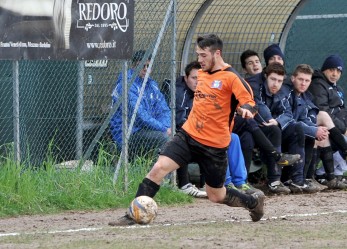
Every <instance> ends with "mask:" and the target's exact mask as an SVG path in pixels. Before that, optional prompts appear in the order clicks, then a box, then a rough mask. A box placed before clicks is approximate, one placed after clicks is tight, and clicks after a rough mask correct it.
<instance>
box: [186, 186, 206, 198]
mask: <svg viewBox="0 0 347 249" xmlns="http://www.w3.org/2000/svg"><path fill="white" fill-rule="evenodd" d="M180 191H181V192H183V193H185V194H187V195H191V196H194V197H198V198H206V197H207V194H206V192H205V191H201V190H199V189H198V188H197V187H195V185H193V184H191V183H188V184H186V185H184V186H183V187H182V188H180Z"/></svg>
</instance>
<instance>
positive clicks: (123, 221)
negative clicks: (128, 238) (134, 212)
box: [108, 214, 136, 226]
mask: <svg viewBox="0 0 347 249" xmlns="http://www.w3.org/2000/svg"><path fill="white" fill-rule="evenodd" d="M135 224H136V222H135V221H134V220H133V219H131V218H130V217H129V215H128V214H125V215H124V216H122V217H120V218H119V219H118V220H116V221H110V222H109V223H108V225H109V226H131V225H135Z"/></svg>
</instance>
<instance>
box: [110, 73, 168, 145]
mask: <svg viewBox="0 0 347 249" xmlns="http://www.w3.org/2000/svg"><path fill="white" fill-rule="evenodd" d="M133 73H134V70H133V69H129V70H128V81H130V80H131V78H132V76H133ZM122 79H123V76H122V74H120V75H119V77H118V79H117V82H116V87H115V89H114V91H113V93H112V102H113V104H114V103H116V102H117V101H118V100H119V99H120V98H121V97H122V83H123V82H122ZM142 83H143V79H142V78H140V77H138V76H137V77H136V78H135V80H134V82H133V84H132V85H131V86H130V88H129V92H128V113H129V115H128V122H129V123H128V125H129V124H130V119H131V116H132V114H133V112H134V109H135V105H136V102H137V99H138V98H139V94H140V91H141V86H142ZM169 127H171V111H170V109H169V107H168V105H167V103H166V101H165V97H164V95H163V94H162V93H161V91H160V90H159V87H158V84H157V82H155V81H154V80H153V79H151V78H148V81H147V83H146V87H145V90H144V94H143V97H142V100H141V102H140V106H139V109H138V111H137V113H136V118H135V122H134V126H133V129H132V131H131V134H133V133H135V132H138V131H140V130H142V129H147V130H155V131H162V132H166V130H167V129H168V128H169ZM110 128H111V133H112V138H113V140H114V141H115V142H116V143H117V144H118V145H119V146H121V144H122V105H120V106H119V108H118V109H117V111H116V112H115V114H114V115H113V117H112V118H111V121H110Z"/></svg>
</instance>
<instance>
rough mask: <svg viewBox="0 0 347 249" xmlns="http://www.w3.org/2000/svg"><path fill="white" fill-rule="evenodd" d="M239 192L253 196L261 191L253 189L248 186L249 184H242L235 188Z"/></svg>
mask: <svg viewBox="0 0 347 249" xmlns="http://www.w3.org/2000/svg"><path fill="white" fill-rule="evenodd" d="M235 187H236V188H237V189H238V190H239V191H241V192H243V193H246V194H249V195H251V194H254V193H256V192H258V191H260V192H262V191H261V190H259V189H257V188H254V187H253V186H252V185H250V184H249V183H244V184H241V185H239V186H235Z"/></svg>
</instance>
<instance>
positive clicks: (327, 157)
mask: <svg viewBox="0 0 347 249" xmlns="http://www.w3.org/2000/svg"><path fill="white" fill-rule="evenodd" d="M320 152H321V153H320V159H322V162H323V167H324V170H325V173H326V175H327V180H328V181H330V180H332V179H334V178H335V175H334V158H333V150H332V149H331V146H328V147H321V148H320Z"/></svg>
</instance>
